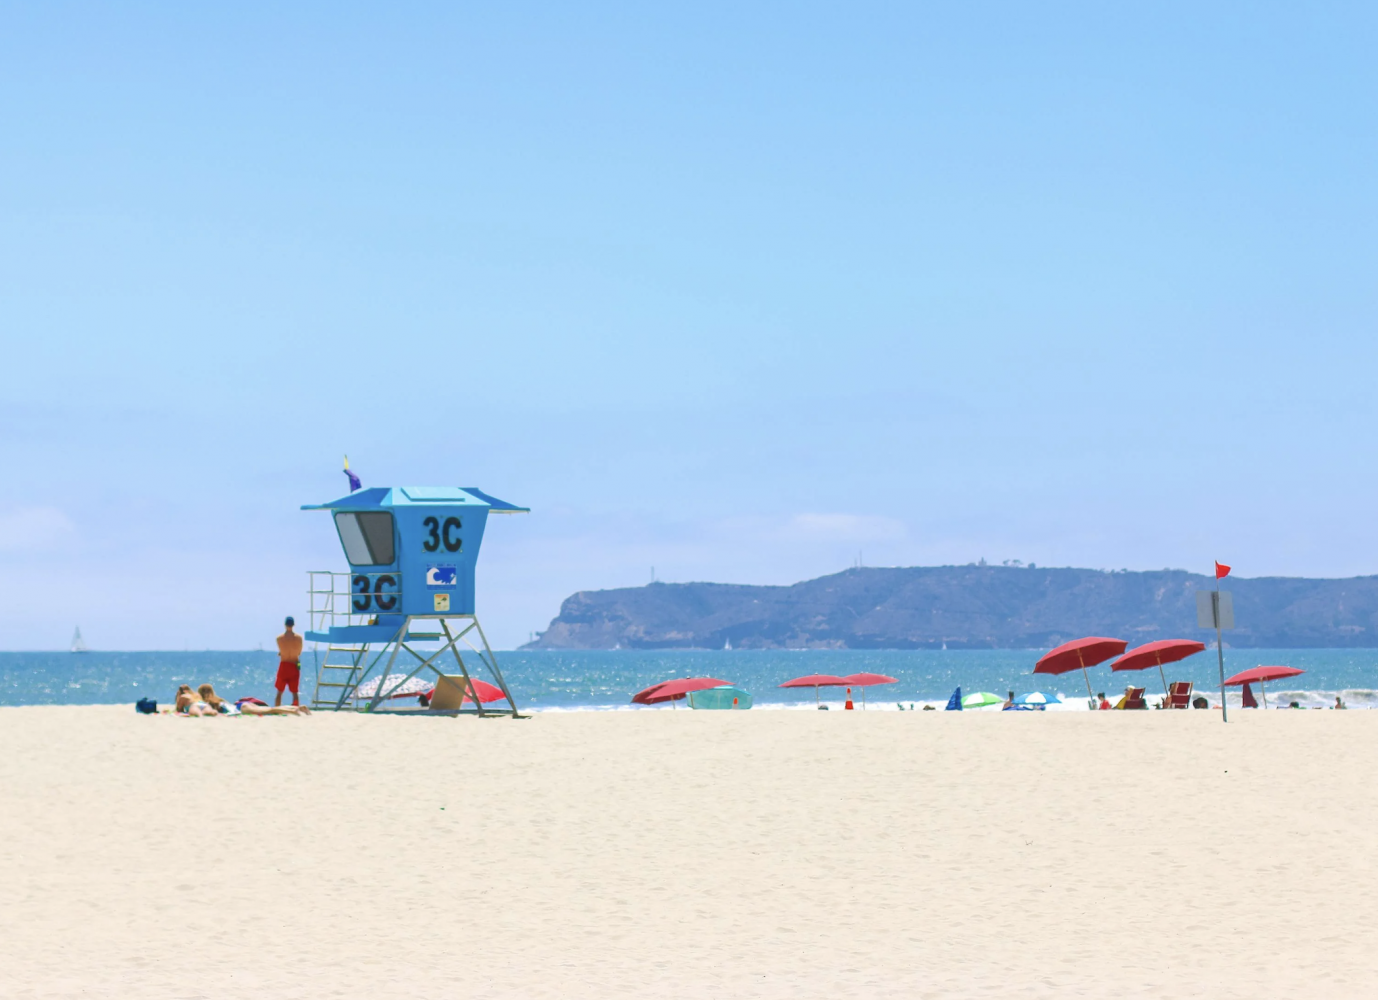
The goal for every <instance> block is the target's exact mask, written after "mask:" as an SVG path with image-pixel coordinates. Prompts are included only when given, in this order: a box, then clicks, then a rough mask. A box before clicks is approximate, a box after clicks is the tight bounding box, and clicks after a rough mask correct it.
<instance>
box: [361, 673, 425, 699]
mask: <svg viewBox="0 0 1378 1000" xmlns="http://www.w3.org/2000/svg"><path fill="white" fill-rule="evenodd" d="M403 676H404V675H403V674H392V675H391V676H389V677H388V682H387V684H386V685H384V687H383V697H385V698H405V697H407V696H408V695H411V696H412V697H415V696H416V695H419V694H424V693H425V692H427V691H429V690H430V689H431V688H433V687H435V680H434V679H433V678H429V677H410V678H408V679H407V680H405V681H404V680H403V679H402V678H403ZM381 680H382V678H381V677H374V678H373V679H372V680H367V681H364V682H363V683H362V684H360V685H359V686H358V687H356V688H355V689H354V696H355V697H356V698H376V697H377V696H378V683H379V681H381Z"/></svg>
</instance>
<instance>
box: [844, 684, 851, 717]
mask: <svg viewBox="0 0 1378 1000" xmlns="http://www.w3.org/2000/svg"><path fill="white" fill-rule="evenodd" d="M842 710H843V711H845V712H850V711H852V689H851V688H848V689H847V704H845V705H843V706H842Z"/></svg>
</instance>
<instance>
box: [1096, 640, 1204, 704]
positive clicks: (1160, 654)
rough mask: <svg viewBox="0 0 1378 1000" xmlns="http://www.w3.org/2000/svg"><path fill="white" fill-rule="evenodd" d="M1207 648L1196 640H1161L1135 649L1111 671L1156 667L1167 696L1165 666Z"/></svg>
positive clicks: (1114, 665) (1119, 660) (1125, 655)
mask: <svg viewBox="0 0 1378 1000" xmlns="http://www.w3.org/2000/svg"><path fill="white" fill-rule="evenodd" d="M1205 648H1206V644H1205V643H1204V642H1196V641H1195V640H1194V639H1159V640H1158V641H1157V642H1150V643H1146V644H1144V645H1142V646H1136V647H1134V648H1133V649H1131V650H1130V651H1129V652H1127V653H1125V654H1124V655H1123V656H1121V657H1120V658H1119V659H1118V660H1116V661H1115V662H1114V663H1112V664H1110V669H1111V670H1146V669H1147V668H1149V667H1155V666H1156V667H1157V668H1158V676H1159V677H1161V678H1162V679H1163V693H1164V694H1167V675H1166V674H1164V673H1163V664H1164V663H1176V662H1177V661H1178V660H1185V659H1186V658H1187V657H1188V656H1194V655H1196V654H1197V653H1199V652H1201V650H1203V649H1205Z"/></svg>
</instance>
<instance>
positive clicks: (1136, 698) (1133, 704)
mask: <svg viewBox="0 0 1378 1000" xmlns="http://www.w3.org/2000/svg"><path fill="white" fill-rule="evenodd" d="M1115 707H1116V708H1128V709H1132V708H1148V702H1146V701H1144V689H1143V688H1130V689H1129V691H1128V692H1126V694H1125V696H1124V697H1123V698H1121V699H1120V703H1119V704H1118V705H1116V706H1115Z"/></svg>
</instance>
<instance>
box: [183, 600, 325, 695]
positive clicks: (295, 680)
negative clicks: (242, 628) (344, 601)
mask: <svg viewBox="0 0 1378 1000" xmlns="http://www.w3.org/2000/svg"><path fill="white" fill-rule="evenodd" d="M283 625H284V630H283V633H282V635H280V636H278V638H277V642H278V672H277V677H276V678H275V680H274V682H273V687H274V688H275V689H276V691H277V697H276V698H275V699H274V700H273V704H271V705H267V704H264V703H263V702H261V701H259V700H258V699H257V698H241V699H240V700H239V701H238V702H236V703H235V704H233V705H231V704H230V703H229V702H228V701H226V700H225V699H224V698H222V697H220V696H219V695H218V694H216V693H215V687H214V686H213V685H211V684H202V685H201V686H200V687H198V688H196V689H195V690H193V689H192V686H191V685H190V684H183V685H182V686H181V687H179V688H178V689H177V697H176V699H175V700H174V702H173V706H172V710H173V713H174V714H176V715H184V716H188V717H203V716H204V717H210V718H215V717H218V716H221V715H310V714H311V709H309V708H307V707H306V706H305V705H303V704H302V703H301V698H300V695H299V693H298V691H299V688H300V686H301V650H302V637H301V636H300V635H298V634H297V633H296V632H294V631H293V627H294V626H295V625H296V621H295V619H293V618H292V616H291V615H288V616H287V618H286V620H285V621H284V622H283ZM284 691H291V692H292V704H290V705H284V704H283V703H282V695H283V692H284Z"/></svg>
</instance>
